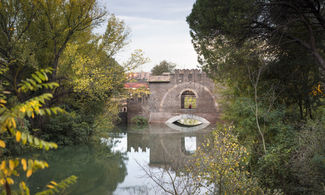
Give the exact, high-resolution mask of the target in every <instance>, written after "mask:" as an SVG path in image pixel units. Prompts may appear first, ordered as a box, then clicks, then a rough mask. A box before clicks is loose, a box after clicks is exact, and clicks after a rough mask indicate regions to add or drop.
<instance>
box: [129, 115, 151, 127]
mask: <svg viewBox="0 0 325 195" xmlns="http://www.w3.org/2000/svg"><path fill="white" fill-rule="evenodd" d="M131 122H132V123H134V124H136V125H138V126H145V125H148V119H147V118H145V117H143V116H135V117H133V118H132V119H131Z"/></svg>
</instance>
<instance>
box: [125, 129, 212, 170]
mask: <svg viewBox="0 0 325 195" xmlns="http://www.w3.org/2000/svg"><path fill="white" fill-rule="evenodd" d="M206 136H207V133H168V134H151V133H145V134H139V133H128V135H127V151H128V152H146V151H148V150H149V166H155V167H162V166H165V165H169V166H171V167H173V168H180V167H183V166H184V165H185V164H186V162H187V161H188V160H190V159H191V158H192V154H194V152H195V151H196V150H197V148H198V147H199V146H200V145H201V144H202V143H203V141H204V140H205V137H206Z"/></svg>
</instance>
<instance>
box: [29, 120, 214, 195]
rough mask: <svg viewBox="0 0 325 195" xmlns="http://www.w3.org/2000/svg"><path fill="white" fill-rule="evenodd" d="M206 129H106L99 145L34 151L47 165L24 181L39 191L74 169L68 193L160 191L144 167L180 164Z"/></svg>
mask: <svg viewBox="0 0 325 195" xmlns="http://www.w3.org/2000/svg"><path fill="white" fill-rule="evenodd" d="M210 129H211V128H206V129H203V130H199V131H196V132H188V133H186V132H179V131H176V130H172V129H170V128H169V127H167V126H166V125H160V126H150V127H147V128H145V129H132V128H130V129H128V130H127V131H124V132H121V131H119V132H117V133H110V135H109V136H110V137H109V138H103V139H102V144H100V145H94V146H72V147H64V148H61V149H59V150H56V151H51V152H46V153H43V154H33V155H34V157H35V158H39V159H44V160H46V161H47V162H48V163H49V164H50V168H48V169H46V170H44V171H38V172H36V173H35V174H33V175H32V177H31V178H30V179H29V182H28V183H29V186H30V188H31V190H32V192H37V191H41V190H42V189H43V187H44V186H46V184H47V183H48V182H49V181H51V180H55V181H60V180H62V179H64V178H67V177H69V176H70V175H76V176H77V177H78V183H77V184H74V185H73V186H71V187H70V188H69V190H68V191H67V192H66V194H76V195H77V194H78V195H79V194H85V195H86V194H87V195H88V194H89V195H92V194H93V195H101V194H105V195H106V194H118V195H120V194H162V192H161V191H160V189H159V188H158V187H157V186H156V185H155V183H154V182H153V181H152V180H151V179H149V178H148V176H147V175H146V174H145V172H144V170H143V169H146V170H150V171H154V172H157V173H159V172H162V171H163V167H166V166H167V167H174V168H180V167H182V166H184V164H185V163H186V161H187V160H188V159H190V158H191V155H192V154H193V153H194V152H195V150H196V149H197V147H198V146H199V145H200V144H201V143H202V142H203V140H204V138H205V136H206V135H207V134H208V133H209V132H210Z"/></svg>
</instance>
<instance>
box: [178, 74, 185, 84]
mask: <svg viewBox="0 0 325 195" xmlns="http://www.w3.org/2000/svg"><path fill="white" fill-rule="evenodd" d="M178 76H179V78H178V82H180V83H181V82H183V77H184V75H183V74H179V75H178Z"/></svg>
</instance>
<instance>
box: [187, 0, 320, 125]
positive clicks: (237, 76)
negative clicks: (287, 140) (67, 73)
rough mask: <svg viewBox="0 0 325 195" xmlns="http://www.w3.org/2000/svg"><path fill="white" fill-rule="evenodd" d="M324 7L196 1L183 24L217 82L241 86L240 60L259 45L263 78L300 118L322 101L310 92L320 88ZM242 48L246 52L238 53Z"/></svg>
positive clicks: (305, 3) (301, 2)
mask: <svg viewBox="0 0 325 195" xmlns="http://www.w3.org/2000/svg"><path fill="white" fill-rule="evenodd" d="M323 10H324V1H313V3H311V1H308V0H299V1H290V0H287V1H285V0H280V1H275V0H274V1H256V0H250V1H241V0H240V1H231V2H227V3H226V2H224V1H210V0H198V1H197V2H196V3H195V4H194V6H193V10H192V13H191V14H190V15H189V16H188V17H187V22H188V23H189V24H190V28H191V36H192V38H193V44H194V47H195V49H196V51H197V52H198V54H199V61H200V63H201V64H202V65H203V69H204V70H205V71H207V72H208V73H209V74H210V75H211V76H212V77H213V78H215V79H218V80H219V81H220V80H224V81H225V80H229V78H231V82H234V81H237V84H238V85H241V86H245V85H246V84H245V83H246V81H247V75H248V73H247V68H246V67H245V66H244V70H245V69H246V70H245V72H241V70H242V68H241V67H242V65H241V63H242V60H243V59H245V58H249V57H250V54H251V53H254V52H255V50H261V48H263V51H262V52H263V53H264V54H263V55H267V56H268V57H267V58H264V59H263V60H264V61H265V62H264V63H265V64H266V65H267V69H266V70H265V71H264V73H262V77H261V79H263V80H265V81H270V82H274V81H275V83H276V84H277V86H276V89H277V90H276V94H277V95H278V94H280V95H281V98H280V99H281V100H282V101H283V102H286V103H287V104H289V105H292V104H296V105H297V106H298V107H299V109H300V116H301V118H302V119H304V118H306V117H310V118H312V110H313V109H315V108H317V107H319V105H321V104H322V103H320V101H319V97H313V96H312V95H311V90H312V88H314V87H315V86H317V85H318V84H321V88H324V84H323V83H324V66H323V63H322V61H323V60H322V58H324V45H323V44H322V43H323V41H324V37H325V36H324V32H325V31H324V29H323V19H322V18H324V14H323V13H324V11H323ZM311 21H312V22H311ZM247 45H248V47H247ZM244 48H246V49H249V50H247V52H245V53H243V52H241V55H237V54H236V53H238V52H237V51H239V50H241V49H244ZM306 51H307V53H306ZM258 53H260V52H258ZM250 68H251V71H252V72H257V71H258V67H253V66H250ZM297 78H299V79H297ZM245 80H246V81H245ZM243 81H244V82H243Z"/></svg>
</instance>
